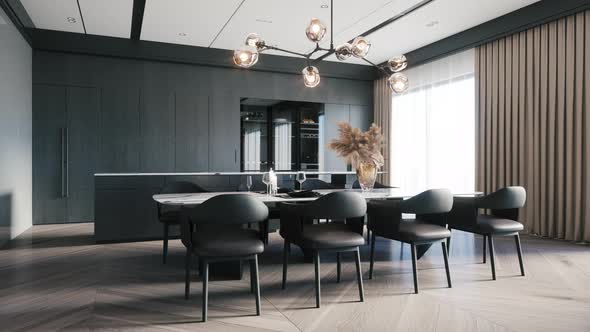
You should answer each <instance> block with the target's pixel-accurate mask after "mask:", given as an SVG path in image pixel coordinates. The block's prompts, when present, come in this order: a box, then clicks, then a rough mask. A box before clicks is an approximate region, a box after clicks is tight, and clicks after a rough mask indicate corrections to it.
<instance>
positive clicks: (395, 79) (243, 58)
mask: <svg viewBox="0 0 590 332" xmlns="http://www.w3.org/2000/svg"><path fill="white" fill-rule="evenodd" d="M428 2H430V1H429V0H425V1H422V2H420V3H418V4H416V5H415V6H413V7H411V8H409V9H407V10H406V11H404V15H406V14H408V13H410V12H411V11H414V10H416V9H418V8H420V7H421V6H423V5H425V4H426V3H428ZM402 16H403V15H402ZM400 17H401V16H400ZM394 19H397V18H393V19H390V20H388V21H385V22H383V23H381V24H380V25H379V26H378V27H376V28H373V29H372V30H369V31H367V32H365V33H363V34H361V35H359V36H357V37H356V38H354V39H353V40H352V41H350V42H347V43H344V44H342V45H339V46H337V47H334V0H331V1H330V47H329V48H324V47H321V46H320V42H321V41H322V39H323V38H324V35H325V34H326V31H327V28H326V26H325V25H324V24H323V23H322V22H321V21H320V20H319V19H317V18H312V19H311V21H310V22H309V25H308V26H307V29H305V35H306V36H307V39H309V41H311V42H313V43H315V44H316V45H315V48H314V49H313V50H312V51H310V52H308V53H299V52H294V51H289V50H286V49H282V48H278V47H276V46H272V45H269V44H267V43H266V41H264V40H263V39H262V37H260V36H259V35H258V34H256V33H250V34H249V35H248V36H247V37H246V41H245V43H244V44H245V45H244V46H242V47H241V48H239V49H237V50H235V51H234V57H233V59H234V63H235V64H236V65H238V66H240V67H242V68H250V67H252V66H254V65H255V64H256V63H257V62H258V55H259V53H261V52H264V51H266V50H275V51H280V52H284V53H288V54H292V55H297V56H300V57H303V58H305V60H306V61H307V66H305V68H303V70H302V71H301V73H302V74H303V83H304V84H305V86H306V87H309V88H314V87H316V86H317V85H318V84H319V83H320V72H319V70H318V68H317V67H316V66H314V65H315V64H316V63H318V62H320V61H321V60H323V59H324V58H326V57H328V56H329V55H331V54H335V55H336V58H337V59H338V60H340V61H345V60H347V59H348V58H350V57H351V56H354V57H356V58H359V59H362V60H363V61H365V62H367V63H368V64H370V65H372V66H374V67H375V68H377V69H379V71H381V72H382V73H384V74H385V75H386V76H389V79H388V84H389V88H390V89H391V90H392V91H394V92H396V93H402V92H404V91H405V90H406V89H407V88H408V86H409V84H408V78H407V77H406V75H404V74H402V73H400V71H402V70H404V69H405V68H406V67H407V65H408V62H407V60H406V57H405V56H403V55H401V56H397V57H393V58H391V59H389V61H387V64H385V65H377V64H375V63H373V62H371V61H369V60H368V59H367V58H366V56H367V54H368V53H369V50H370V49H371V43H370V42H369V41H368V40H367V39H366V38H365V37H364V36H366V35H368V34H370V33H372V32H374V31H376V30H377V29H378V28H381V27H383V26H385V25H387V24H389V23H391V22H392V21H393V20H394ZM317 52H325V53H324V54H323V55H321V56H319V57H316V58H314V59H312V58H311V57H312V55H314V54H315V53H317Z"/></svg>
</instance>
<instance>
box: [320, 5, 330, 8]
mask: <svg viewBox="0 0 590 332" xmlns="http://www.w3.org/2000/svg"><path fill="white" fill-rule="evenodd" d="M320 7H322V8H324V9H326V8H328V5H321V6H320Z"/></svg>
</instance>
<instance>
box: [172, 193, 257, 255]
mask: <svg viewBox="0 0 590 332" xmlns="http://www.w3.org/2000/svg"><path fill="white" fill-rule="evenodd" d="M267 218H268V207H267V206H266V205H265V204H264V203H263V202H262V201H260V200H259V199H257V198H256V197H254V196H252V195H249V194H224V195H218V196H214V197H211V198H209V199H208V200H206V201H205V202H203V203H201V204H199V205H197V206H195V207H185V208H183V210H182V218H181V225H180V226H181V227H180V233H181V234H180V235H181V239H182V243H183V244H184V245H185V246H187V247H189V246H191V235H190V234H191V233H192V230H193V225H196V226H197V227H198V226H199V225H212V226H220V225H225V226H227V225H239V224H247V223H259V222H263V221H265V220H266V219H267Z"/></svg>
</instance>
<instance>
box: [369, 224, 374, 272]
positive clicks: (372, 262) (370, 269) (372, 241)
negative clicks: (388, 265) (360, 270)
mask: <svg viewBox="0 0 590 332" xmlns="http://www.w3.org/2000/svg"><path fill="white" fill-rule="evenodd" d="M374 263H375V233H374V232H373V234H371V264H370V265H369V279H373V265H374Z"/></svg>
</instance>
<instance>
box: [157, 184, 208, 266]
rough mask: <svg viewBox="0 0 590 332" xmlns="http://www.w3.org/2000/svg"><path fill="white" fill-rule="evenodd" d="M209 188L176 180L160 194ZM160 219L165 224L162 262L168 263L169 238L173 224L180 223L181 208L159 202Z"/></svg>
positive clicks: (200, 190)
mask: <svg viewBox="0 0 590 332" xmlns="http://www.w3.org/2000/svg"><path fill="white" fill-rule="evenodd" d="M203 192H207V190H205V189H203V188H201V187H199V186H198V185H196V184H194V183H192V182H187V181H174V182H169V183H167V184H166V185H165V186H164V187H163V188H162V189H161V190H160V194H186V193H203ZM157 208H158V220H160V222H161V223H162V225H163V226H164V236H163V237H164V242H163V244H162V263H164V264H166V258H167V256H168V238H169V233H170V226H171V225H178V224H179V223H180V208H178V207H172V206H166V205H163V204H161V203H157Z"/></svg>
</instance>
